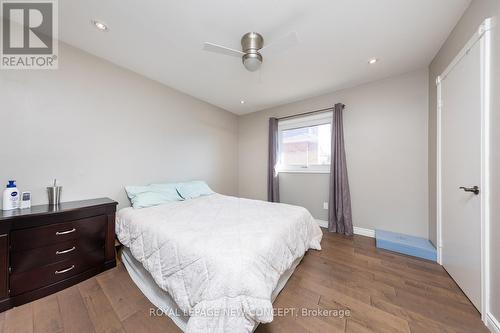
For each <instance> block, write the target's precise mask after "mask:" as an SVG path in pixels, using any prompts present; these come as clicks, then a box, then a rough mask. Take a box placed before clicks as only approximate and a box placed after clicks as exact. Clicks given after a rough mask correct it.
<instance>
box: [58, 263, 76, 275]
mask: <svg viewBox="0 0 500 333" xmlns="http://www.w3.org/2000/svg"><path fill="white" fill-rule="evenodd" d="M73 268H75V265H71V267H68V268H66V269H62V270H60V271H55V272H54V273H56V274H63V273H66V272H69V271H70V270H72V269H73Z"/></svg>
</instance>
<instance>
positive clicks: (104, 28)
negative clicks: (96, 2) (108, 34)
mask: <svg viewBox="0 0 500 333" xmlns="http://www.w3.org/2000/svg"><path fill="white" fill-rule="evenodd" d="M92 24H93V25H95V27H96V28H97V29H98V30H100V31H107V30H108V26H107V25H106V24H104V23H102V22H100V21H95V20H94V21H92Z"/></svg>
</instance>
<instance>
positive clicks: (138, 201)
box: [125, 184, 183, 208]
mask: <svg viewBox="0 0 500 333" xmlns="http://www.w3.org/2000/svg"><path fill="white" fill-rule="evenodd" d="M125 191H126V192H127V196H128V197H129V199H130V202H131V203H132V207H134V208H146V207H151V206H157V205H161V204H163V203H166V202H172V201H181V200H183V199H182V197H181V196H179V193H177V189H176V184H151V185H147V186H127V187H125Z"/></svg>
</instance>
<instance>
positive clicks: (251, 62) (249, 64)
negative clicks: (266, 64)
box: [243, 53, 262, 72]
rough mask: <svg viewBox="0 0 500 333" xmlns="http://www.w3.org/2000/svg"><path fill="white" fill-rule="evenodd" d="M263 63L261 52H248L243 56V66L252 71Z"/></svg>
mask: <svg viewBox="0 0 500 333" xmlns="http://www.w3.org/2000/svg"><path fill="white" fill-rule="evenodd" d="M261 65H262V56H261V55H260V54H259V53H247V54H245V55H244V56H243V66H245V68H246V69H247V70H248V71H250V72H255V71H256V70H258V69H259V68H260V66H261Z"/></svg>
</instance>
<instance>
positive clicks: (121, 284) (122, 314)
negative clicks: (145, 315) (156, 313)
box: [96, 265, 150, 321]
mask: <svg viewBox="0 0 500 333" xmlns="http://www.w3.org/2000/svg"><path fill="white" fill-rule="evenodd" d="M96 279H97V282H98V283H99V285H100V286H101V288H102V290H103V292H104V294H106V297H107V298H108V299H109V301H110V303H111V306H112V307H113V310H114V311H115V313H116V314H117V315H118V318H119V319H120V321H123V320H125V319H126V318H127V317H129V316H131V315H133V314H134V313H136V312H137V311H139V310H141V309H143V308H144V306H146V305H148V306H149V304H150V303H149V301H148V300H147V299H146V298H145V297H144V295H143V294H142V292H141V291H140V290H139V288H137V286H136V285H135V283H134V282H133V281H132V280H131V279H130V277H129V276H128V274H127V272H126V270H125V268H124V267H123V265H120V266H118V267H117V268H116V269H114V270H111V271H107V272H105V273H104V274H101V275H99V276H98V277H97V278H96Z"/></svg>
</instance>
